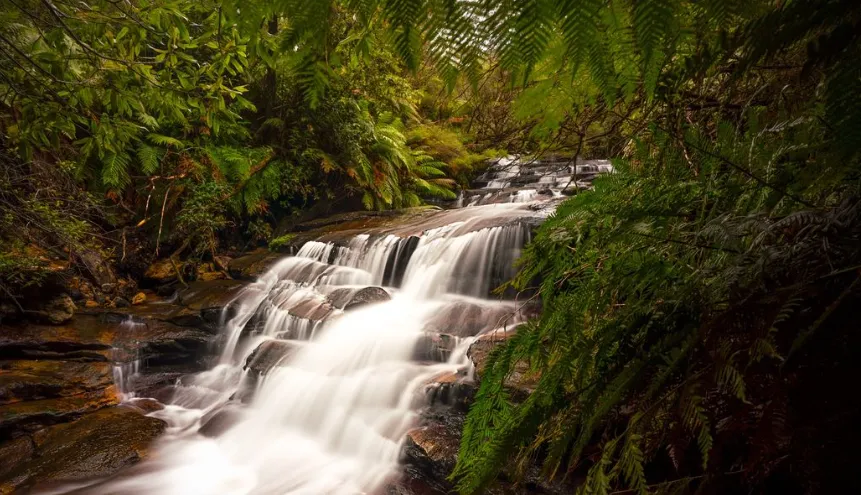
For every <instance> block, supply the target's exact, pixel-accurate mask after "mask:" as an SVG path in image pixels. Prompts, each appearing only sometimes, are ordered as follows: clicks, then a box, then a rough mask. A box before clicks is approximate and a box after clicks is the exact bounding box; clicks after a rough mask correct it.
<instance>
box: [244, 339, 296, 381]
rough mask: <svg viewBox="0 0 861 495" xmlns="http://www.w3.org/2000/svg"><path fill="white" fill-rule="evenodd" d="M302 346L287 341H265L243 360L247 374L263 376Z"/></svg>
mask: <svg viewBox="0 0 861 495" xmlns="http://www.w3.org/2000/svg"><path fill="white" fill-rule="evenodd" d="M302 345H303V344H300V343H298V342H295V341H289V340H267V341H265V342H263V343H261V344H260V345H259V346H257V348H256V349H254V352H252V353H251V354H250V355H249V356H248V358H247V359H246V360H245V369H246V370H248V371H249V373H254V374H256V375H265V374H266V373H268V372H269V370H271V369H272V368H274V367H275V366H279V365H281V364H282V363H284V362H285V361H286V360H287V359H288V358H289V357H290V356H291V355H293V354H294V353H295V352H296V351H297V350H299V348H300V347H301V346H302Z"/></svg>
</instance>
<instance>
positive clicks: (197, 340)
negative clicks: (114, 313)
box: [114, 319, 215, 369]
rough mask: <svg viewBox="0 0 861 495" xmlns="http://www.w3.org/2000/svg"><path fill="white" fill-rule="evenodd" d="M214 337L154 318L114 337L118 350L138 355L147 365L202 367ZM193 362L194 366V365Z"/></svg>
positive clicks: (130, 354) (129, 354)
mask: <svg viewBox="0 0 861 495" xmlns="http://www.w3.org/2000/svg"><path fill="white" fill-rule="evenodd" d="M214 339H215V337H214V336H213V335H212V334H211V333H209V332H207V331H205V330H201V329H198V328H194V327H184V326H179V325H175V324H173V323H170V322H167V321H161V320H155V319H145V320H142V321H141V322H139V323H138V324H136V325H135V326H134V327H133V328H131V329H129V331H127V332H120V333H118V334H117V335H116V337H115V339H114V347H115V349H116V351H115V352H122V353H124V354H125V355H127V356H135V357H137V359H140V360H142V361H145V362H146V363H147V366H148V367H158V366H163V365H187V366H190V367H191V368H192V369H198V368H200V369H202V368H204V367H205V366H206V364H207V357H208V356H209V349H210V348H211V344H212V342H213V340H214ZM191 365H194V366H191Z"/></svg>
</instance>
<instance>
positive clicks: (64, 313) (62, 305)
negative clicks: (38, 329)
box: [32, 294, 77, 325]
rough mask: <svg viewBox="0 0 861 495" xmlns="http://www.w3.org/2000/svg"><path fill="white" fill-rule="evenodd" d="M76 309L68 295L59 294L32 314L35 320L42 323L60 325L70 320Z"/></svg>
mask: <svg viewBox="0 0 861 495" xmlns="http://www.w3.org/2000/svg"><path fill="white" fill-rule="evenodd" d="M76 309H77V308H76V307H75V303H74V301H72V298H71V297H69V295H68V294H60V295H58V296H55V297H53V298H51V299H50V300H49V301H48V302H47V303H46V304H45V305H44V306H42V307H40V308H39V309H37V310H35V311H33V312H32V314H33V316H34V317H35V319H37V320H38V321H40V322H42V323H50V324H52V325H62V324H63V323H66V322H68V321H69V320H71V319H72V316H74V314H75V310H76Z"/></svg>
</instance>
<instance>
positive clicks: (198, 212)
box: [176, 182, 227, 256]
mask: <svg viewBox="0 0 861 495" xmlns="http://www.w3.org/2000/svg"><path fill="white" fill-rule="evenodd" d="M225 190H226V187H225V186H224V185H223V184H220V183H218V182H203V183H201V184H199V185H197V186H196V187H195V188H194V191H193V192H192V194H191V195H190V197H189V198H188V199H186V201H185V204H184V205H183V208H182V210H181V211H180V212H179V215H177V217H176V229H177V232H178V234H179V235H182V236H183V237H184V238H185V239H186V241H185V242H186V243H191V244H192V245H194V246H195V247H196V249H197V250H198V251H200V252H206V251H209V252H210V253H212V255H213V256H215V249H216V247H217V245H218V242H217V240H216V236H215V235H216V233H217V232H218V231H219V230H221V229H223V228H224V227H225V226H227V218H225V216H224V213H225V211H226V208H225V204H224V202H223V198H224V195H225Z"/></svg>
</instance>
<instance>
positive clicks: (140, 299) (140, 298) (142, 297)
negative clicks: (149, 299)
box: [132, 292, 146, 306]
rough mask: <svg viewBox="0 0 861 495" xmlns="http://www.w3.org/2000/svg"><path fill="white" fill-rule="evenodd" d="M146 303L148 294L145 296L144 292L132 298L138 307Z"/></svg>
mask: <svg viewBox="0 0 861 495" xmlns="http://www.w3.org/2000/svg"><path fill="white" fill-rule="evenodd" d="M145 301H146V294H144V293H143V292H138V293H137V294H135V296H134V297H133V298H132V304H133V305H135V306H137V305H138V304H143V303H144V302H145Z"/></svg>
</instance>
